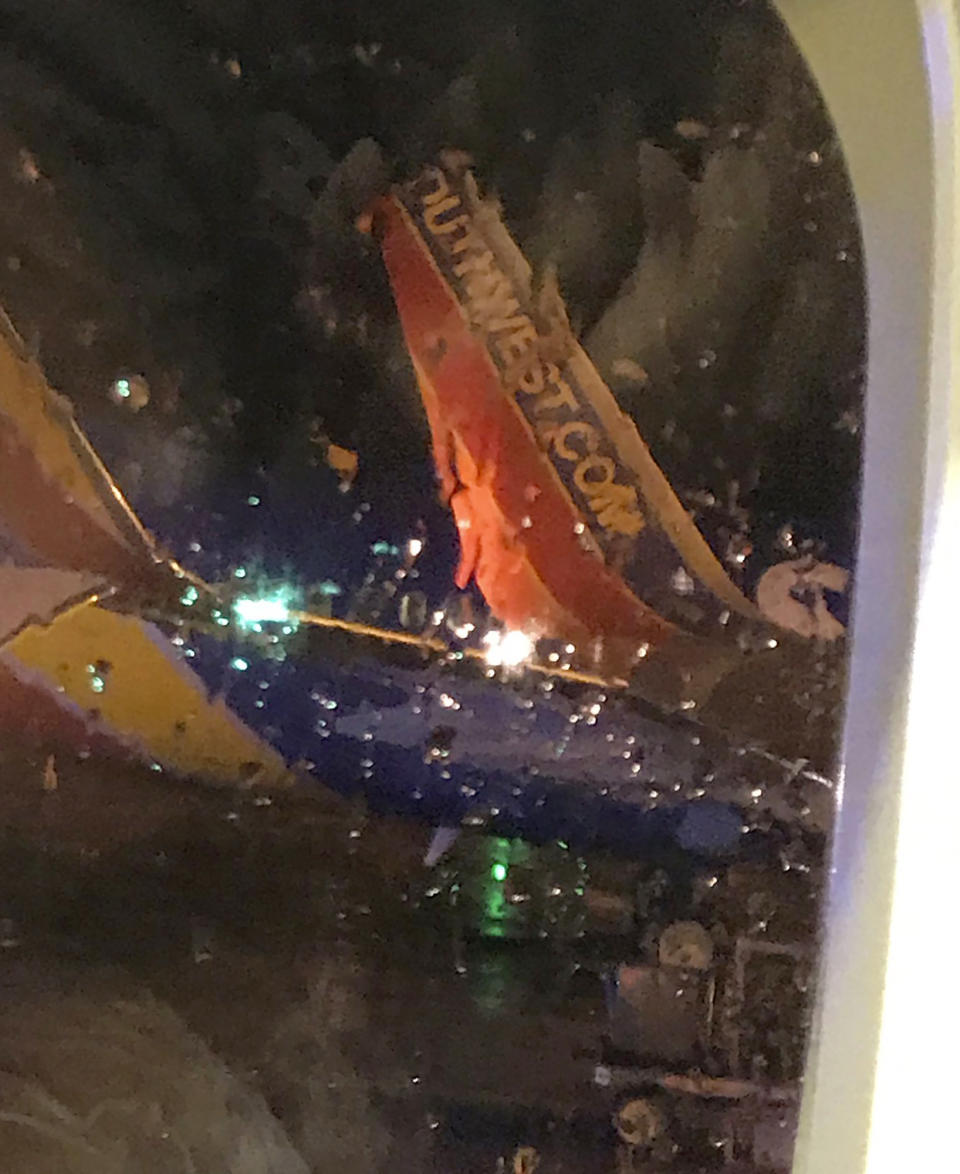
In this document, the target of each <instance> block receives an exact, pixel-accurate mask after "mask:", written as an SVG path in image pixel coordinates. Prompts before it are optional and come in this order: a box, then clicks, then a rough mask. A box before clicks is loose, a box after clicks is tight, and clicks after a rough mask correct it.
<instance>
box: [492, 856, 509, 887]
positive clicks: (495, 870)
mask: <svg viewBox="0 0 960 1174" xmlns="http://www.w3.org/2000/svg"><path fill="white" fill-rule="evenodd" d="M490 875H491V876H492V877H493V879H494V880H495V881H497V882H503V881H505V880H506V879H507V866H506V865H505V864H501V863H500V861H499V860H498V861H497V862H496V864H494V865H493V867H492V868H491V869H490Z"/></svg>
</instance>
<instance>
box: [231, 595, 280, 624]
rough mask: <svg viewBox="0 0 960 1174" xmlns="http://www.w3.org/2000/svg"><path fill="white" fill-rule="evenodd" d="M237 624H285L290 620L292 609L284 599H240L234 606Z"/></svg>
mask: <svg viewBox="0 0 960 1174" xmlns="http://www.w3.org/2000/svg"><path fill="white" fill-rule="evenodd" d="M233 614H234V615H235V616H236V619H237V623H239V624H246V625H249V626H252V625H254V624H283V623H286V621H287V620H289V618H290V609H289V608H288V607H287V605H286V604H285V603H284V602H283V600H282V599H278V598H276V597H274V598H273V599H238V600H237V601H236V602H235V603H234V605H233Z"/></svg>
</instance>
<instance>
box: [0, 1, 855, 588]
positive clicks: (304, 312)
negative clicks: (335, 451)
mask: <svg viewBox="0 0 960 1174" xmlns="http://www.w3.org/2000/svg"><path fill="white" fill-rule="evenodd" d="M0 34H2V40H3V45H4V48H3V49H2V50H0V103H2V106H3V110H4V120H3V121H4V130H3V132H2V133H3V142H2V143H0V148H2V151H3V154H4V156H5V167H4V170H5V173H6V174H5V176H4V179H3V181H2V182H3V184H4V185H5V187H4V193H2V194H4V195H5V208H6V209H7V211H6V213H5V217H4V221H3V223H2V224H0V258H3V257H5V258H7V261H6V264H2V265H0V296H2V300H3V302H4V304H5V305H7V306H8V308H9V309H10V311H11V313H12V314H13V316H14V318H15V320H16V322H17V324H18V326H19V328H20V330H21V332H22V333H23V334H24V336H25V337H26V338H27V340H28V342H29V343H30V344H31V345H32V346H33V347H34V348H35V350H36V351H37V353H38V355H39V357H40V358H41V361H42V362H43V364H44V366H45V368H46V370H47V372H48V374H49V376H50V377H51V379H52V381H53V382H54V383H55V385H57V386H59V387H61V388H62V389H63V390H65V391H67V392H68V393H69V394H70V395H71V397H72V398H73V399H74V400H75V402H76V403H77V406H78V410H79V414H80V417H81V419H82V421H83V422H84V424H85V425H86V426H87V427H88V429H89V430H90V431H91V433H92V435H93V436H94V438H95V440H96V442H97V444H98V446H99V447H100V448H101V449H102V451H103V452H104V454H105V456H106V457H107V459H108V461H109V463H110V465H111V467H112V468H113V469H114V470H115V472H116V474H117V476H118V477H119V479H120V481H121V483H122V484H123V485H124V487H125V488H126V490H127V491H128V493H129V494H130V496H131V497H132V498H133V500H134V501H135V503H136V504H137V507H138V508H139V509H140V510H141V511H142V512H143V514H144V516H145V517H146V518H147V520H148V522H150V523H151V524H153V525H155V526H156V527H157V528H158V529H160V531H161V533H166V534H167V535H168V536H169V537H170V538H171V540H172V541H174V542H175V543H177V542H182V541H183V540H184V538H185V537H186V529H185V528H184V527H185V524H184V518H186V517H193V518H196V517H198V516H200V515H203V516H205V517H206V516H208V514H209V513H210V512H211V511H212V512H214V513H218V514H219V516H220V517H221V518H224V517H230V518H231V519H233V512H234V510H235V508H236V507H237V506H238V503H244V502H245V501H246V497H247V494H248V493H249V492H250V491H251V487H252V486H256V485H261V484H267V483H268V484H269V485H270V486H271V487H272V491H273V500H274V501H275V502H279V501H280V499H283V501H284V502H285V503H286V504H285V505H284V506H283V509H284V510H287V515H285V516H286V519H287V520H286V521H284V520H283V519H282V518H281V516H280V515H281V513H282V512H283V511H282V510H281V507H280V506H279V505H277V507H276V512H275V514H274V515H272V516H271V520H270V521H269V523H268V522H267V521H265V520H264V518H262V517H261V518H260V519H258V521H257V522H256V528H257V530H258V534H259V537H258V538H257V539H256V541H257V542H260V543H261V545H262V546H263V547H264V550H265V557H267V558H268V561H273V562H274V563H275V564H277V563H280V562H284V561H285V562H286V563H287V564H290V565H292V566H293V568H294V569H296V568H297V567H298V566H301V565H302V566H303V568H304V571H305V573H308V574H313V573H314V569H313V566H312V565H311V566H310V568H309V570H307V569H306V568H307V564H314V563H316V564H318V565H319V563H321V562H322V561H323V559H322V558H320V557H319V556H318V553H317V552H318V550H322V549H326V550H327V551H330V550H331V547H330V546H329V545H328V543H327V541H326V538H325V536H324V535H323V533H322V531H323V530H324V527H326V526H329V527H333V526H334V523H336V522H339V521H342V520H347V519H349V518H350V517H351V516H352V512H353V511H354V510H356V509H357V508H358V507H359V505H360V504H361V503H362V502H364V501H365V502H369V503H370V507H371V508H370V510H369V511H368V519H369V524H367V523H366V522H365V529H364V538H363V541H362V542H361V540H360V539H359V538H358V539H357V554H356V557H357V558H361V557H362V555H361V551H362V549H365V546H364V543H365V542H366V540H367V538H369V537H371V536H373V532H374V530H377V531H378V532H379V531H382V532H383V533H390V534H394V533H401V532H403V531H404V529H405V528H406V529H407V531H408V532H409V528H410V527H411V526H412V525H413V524H414V523H415V522H416V520H417V518H419V517H424V518H426V519H427V521H428V524H429V525H430V526H431V527H434V528H436V530H437V533H438V536H440V539H441V540H440V542H439V545H440V546H441V547H442V546H443V543H444V542H446V541H448V539H449V530H448V529H447V530H445V529H444V528H445V526H446V522H445V520H444V517H443V513H442V511H441V510H440V509H439V508H438V507H437V505H436V502H435V495H434V487H433V474H432V468H431V465H430V461H429V456H428V449H427V435H426V428H425V424H424V421H423V418H422V413H421V410H420V405H419V399H418V396H417V392H416V387H415V383H414V380H413V377H412V373H411V371H410V369H409V366H408V363H407V360H406V355H405V352H404V349H403V347H402V342H401V339H400V334H399V326H398V323H397V320H396V315H395V312H394V308H393V304H392V300H391V298H390V293H389V288H388V285H387V282H386V279H385V275H384V273H383V270H382V266H381V264H380V261H379V258H378V256H377V255H376V252H375V249H374V248H373V246H372V244H371V242H370V241H369V240H366V239H364V238H362V237H361V236H360V235H359V234H358V233H356V232H355V230H354V228H353V220H354V217H355V215H356V213H357V212H358V211H359V210H360V208H361V207H362V206H363V204H364V202H365V201H366V200H367V199H368V198H369V196H370V195H371V194H372V193H373V192H375V191H377V190H380V189H382V187H383V186H384V185H385V184H386V183H387V182H389V180H390V179H391V178H396V179H401V178H404V177H407V176H409V175H411V174H412V173H413V172H415V171H416V170H417V169H418V168H419V167H420V166H421V165H422V164H423V163H424V162H425V161H429V159H430V158H431V157H432V156H433V155H434V154H435V153H436V151H437V150H439V149H441V148H443V147H448V146H453V147H457V148H461V149H464V150H467V151H469V152H470V153H471V154H472V155H473V157H474V159H475V166H476V172H477V175H478V177H479V178H480V180H481V182H482V184H483V186H484V187H485V189H486V190H487V191H490V192H493V193H496V194H497V195H498V196H499V198H500V200H501V202H502V204H503V208H504V214H505V218H506V220H507V223H508V225H509V226H510V228H511V230H512V231H513V232H514V234H515V236H516V237H517V238H518V240H519V241H520V243H521V245H522V247H523V248H524V250H525V251H526V252H527V255H528V256H529V258H530V259H531V261H532V263H533V264H534V266H535V268H537V269H539V270H540V271H542V270H543V268H544V267H545V266H546V265H554V266H556V269H557V271H558V274H559V278H560V286H561V290H562V291H563V293H564V296H565V298H566V300H567V303H568V307H569V311H570V315H571V320H572V321H573V323H574V326H575V328H576V329H577V330H578V331H579V333H580V336H581V338H582V340H583V341H584V342H585V344H586V345H587V347H588V350H589V351H590V353H591V355H592V356H593V358H594V360H595V361H596V362H597V364H598V367H599V368H600V370H601V373H602V374H603V375H604V376H605V377H606V378H607V379H608V381H609V382H610V383H611V386H612V387H613V390H614V391H615V393H616V394H617V395H618V398H619V399H620V402H621V404H622V406H623V407H624V408H625V409H626V410H627V411H629V412H630V413H631V414H632V415H633V417H634V419H635V420H636V421H637V423H638V425H639V426H640V428H641V431H642V433H643V434H644V436H645V438H646V439H647V441H648V443H650V444H651V446H652V448H653V450H654V453H655V455H656V456H657V458H658V460H659V461H660V462H661V464H662V465H663V467H664V468H665V470H666V471H667V473H668V474H669V475H670V477H671V479H672V480H673V481H674V484H675V485H676V487H677V488H678V490H680V491H681V492H684V493H698V494H699V495H700V498H701V499H702V500H707V498H706V496H705V495H707V494H712V495H713V497H715V498H716V499H717V501H718V503H719V507H720V508H719V521H718V520H717V516H715V515H717V511H712V512H711V511H709V510H708V511H706V512H705V513H704V514H703V515H702V517H701V520H702V522H703V523H704V525H705V526H706V527H707V529H708V530H709V529H710V527H711V526H713V527H714V529H718V532H721V533H722V532H723V528H724V526H725V525H726V513H725V510H726V507H727V506H728V505H729V504H730V503H731V501H732V494H733V491H734V489H735V490H736V500H735V504H736V506H738V507H740V506H743V507H746V509H747V511H748V513H747V515H746V516H747V525H748V526H749V529H750V533H751V536H752V538H753V540H754V542H755V544H756V546H757V555H756V560H755V561H756V565H757V566H758V567H759V566H761V565H767V564H769V562H770V561H772V560H773V558H774V557H783V552H782V551H780V552H775V551H774V549H773V539H774V536H775V534H776V532H777V531H778V529H779V528H780V527H781V526H782V525H783V524H785V523H791V524H794V525H795V527H796V532H797V535H798V537H810V538H812V539H815V540H818V541H819V542H820V543H822V546H821V547H820V548H821V549H823V550H824V552H825V553H827V554H828V555H829V556H830V557H833V558H836V559H838V560H839V561H843V562H845V563H847V564H848V565H849V564H850V560H851V559H852V555H853V548H854V536H855V529H856V495H857V481H858V462H859V435H858V430H859V422H860V406H861V405H860V393H861V375H862V363H863V354H862V348H863V338H864V302H863V294H862V285H863V277H862V268H861V263H860V252H859V241H858V232H857V225H856V214H855V210H854V208H853V204H852V198H851V196H850V194H849V191H848V187H847V182H846V177H845V172H844V168H843V161H842V155H841V152H840V149H839V147H838V144H837V143H836V141H835V140H834V138H833V135H832V131H831V128H830V125H829V122H828V120H827V118H826V116H825V114H824V111H823V109H822V107H821V106H820V104H819V100H818V99H817V96H816V94H815V92H814V90H813V87H812V85H811V83H810V81H809V79H808V78H807V76H806V72H805V68H804V66H803V63H802V61H801V60H800V58H799V56H798V54H797V53H796V51H795V50H794V48H793V47H792V45H791V44H790V43H789V42H788V40H787V39H786V37H785V34H784V33H783V31H782V29H781V27H780V26H779V24H778V23H777V21H776V20H775V18H773V17H772V16H771V15H770V13H769V12H768V10H767V8H766V6H765V5H763V4H760V3H751V2H749V0H748V2H746V3H744V2H742V0H741V2H737V0H720V2H717V0H713V2H709V3H707V2H705V0H702V2H692V0H688V2H680V0H645V2H637V3H634V4H630V5H624V4H615V3H610V4H598V3H597V2H596V0H590V2H587V0H559V2H558V0H553V2H552V3H550V4H547V3H542V2H540V0H537V2H527V3H524V4H522V5H521V4H508V3H504V2H502V0H494V2H492V3H485V4H483V5H476V4H467V3H464V2H463V0H450V2H448V3H445V4H442V5H434V4H422V3H410V2H406V3H395V4H390V5H386V4H374V3H372V2H371V0H361V2H359V3H354V4H352V5H350V6H344V5H340V4H323V3H316V2H311V3H307V2H306V0H280V2H279V3H276V4H274V5H272V6H266V5H262V4H259V3H256V4H255V3H239V2H236V0H233V2H229V3H228V2H227V0H192V2H188V0H165V2H163V3H160V2H159V0H125V2H123V3H121V2H120V0H98V2H97V3H96V4H94V3H92V2H90V0H86V2H81V0H0ZM24 152H27V155H26V156H25V155H24ZM25 159H26V160H29V162H28V163H25ZM33 169H35V170H36V172H37V173H38V176H39V178H37V177H35V176H34V175H33ZM7 189H9V192H8V191H7ZM624 360H630V361H631V362H632V363H633V364H635V365H636V366H639V367H641V368H642V369H643V371H645V372H646V378H645V379H644V380H642V381H640V382H638V381H637V379H636V378H635V377H633V376H630V377H624V376H623V375H622V372H623V371H624V370H628V371H635V369H636V366H635V367H633V368H631V367H629V366H628V365H627V366H625V364H624V362H623V361H624ZM124 371H134V372H142V373H143V374H144V375H145V376H146V378H147V380H148V382H149V384H150V388H151V393H152V398H151V402H150V404H149V406H148V407H147V408H146V409H145V410H144V411H143V412H141V413H140V414H139V415H137V416H133V415H130V414H124V413H123V412H122V411H121V410H119V409H118V408H117V407H116V406H114V405H113V404H111V403H110V402H109V400H108V398H107V395H106V389H107V388H108V387H109V385H110V383H111V381H112V380H113V379H114V378H115V377H116V376H117V374H118V373H121V372H124ZM311 433H312V434H313V435H314V436H316V435H320V434H322V435H325V436H329V437H330V438H332V439H333V440H335V441H337V442H338V443H340V444H344V445H347V446H349V447H351V448H354V449H356V450H357V451H358V452H359V455H360V470H361V471H360V476H359V479H358V481H357V483H356V486H355V488H354V490H353V491H352V493H351V494H350V495H347V497H346V498H344V497H343V495H340V494H338V493H337V491H336V482H335V479H334V478H332V477H331V476H330V475H329V472H328V470H326V469H325V468H324V467H323V462H322V460H320V459H319V458H318V448H317V446H316V445H315V444H313V443H312V442H311V440H310V435H311ZM241 515H242V511H241V513H238V514H237V519H239V520H236V519H234V520H233V521H232V522H231V524H232V525H234V526H235V527H236V528H239V530H240V531H242V530H243V529H244V527H245V526H247V527H248V526H249V525H250V523H248V521H247V520H245V519H246V515H242V516H241ZM220 524H221V525H222V524H225V523H220ZM208 528H210V527H209V525H208ZM214 528H215V527H214ZM367 531H369V533H368V532H367ZM268 532H269V533H268ZM711 537H713V535H712V534H711ZM331 541H332V539H331ZM348 545H349V543H348ZM179 553H183V552H182V550H181V551H179ZM337 553H338V556H340V557H341V559H342V560H343V559H346V561H348V562H349V561H350V558H352V557H353V556H352V555H351V556H349V557H348V556H346V555H344V554H343V552H342V551H339V552H337ZM330 557H331V558H332V554H331V556H330ZM333 561H334V562H335V561H336V560H335V559H334V560H333ZM749 570H750V568H749V566H748V573H749ZM343 573H344V574H346V573H348V572H347V571H344V572H343Z"/></svg>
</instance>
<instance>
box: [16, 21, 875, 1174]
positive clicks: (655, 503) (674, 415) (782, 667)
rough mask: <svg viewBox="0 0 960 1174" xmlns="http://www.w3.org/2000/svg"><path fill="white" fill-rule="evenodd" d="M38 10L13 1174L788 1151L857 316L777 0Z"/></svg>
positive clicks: (29, 211)
mask: <svg viewBox="0 0 960 1174" xmlns="http://www.w3.org/2000/svg"><path fill="white" fill-rule="evenodd" d="M0 29H2V33H3V47H2V49H0V111H2V117H0V161H2V165H0V198H2V208H3V212H2V215H0V305H2V309H3V316H2V320H0V462H2V477H0V587H2V589H0V731H2V741H0V808H2V828H3V830H2V833H0V835H2V851H0V862H2V863H0V983H2V986H3V999H2V1003H0V1018H2V1024H0V1140H2V1147H3V1150H4V1152H5V1153H6V1154H8V1155H11V1156H10V1157H8V1158H6V1159H5V1161H6V1162H7V1164H8V1166H9V1168H10V1169H11V1170H13V1169H16V1170H17V1171H22V1172H23V1174H34V1172H36V1174H40V1172H41V1171H46V1170H53V1169H56V1170H68V1171H70V1172H71V1174H72V1172H74V1171H76V1172H77V1174H85V1172H87V1171H91V1172H93V1171H96V1172H97V1174H108V1172H112V1171H117V1172H120V1171H130V1170H137V1171H141V1172H143V1174H148V1172H152V1171H157V1174H161V1172H166V1171H171V1172H172V1171H178V1172H179V1171H188V1170H190V1171H193V1170H196V1171H200V1170H202V1171H217V1170H224V1171H227V1170H238V1169H240V1168H241V1166H242V1168H243V1169H244V1170H249V1171H251V1174H268V1172H269V1174H281V1172H283V1174H287V1172H290V1174H300V1172H302V1171H308V1170H309V1171H326V1170H332V1169H335V1168H336V1169H340V1168H350V1169H351V1170H355V1171H358V1172H362V1174H377V1172H380V1171H387V1170H409V1171H411V1172H418V1171H424V1172H426V1171H433V1170H448V1171H451V1170H452V1171H462V1172H464V1174H472V1172H474V1171H476V1172H477V1174H481V1172H489V1174H494V1172H495V1171H512V1172H516V1174H532V1171H534V1170H539V1171H541V1174H554V1172H556V1174H560V1172H561V1171H564V1172H581V1171H582V1172H593V1171H597V1172H600V1171H610V1172H611V1174H612V1172H613V1171H641V1170H642V1171H649V1170H657V1171H664V1172H667V1171H677V1172H679V1171H691V1170H698V1171H699V1170H713V1169H716V1170H721V1169H730V1170H731V1171H734V1170H737V1171H744V1172H746V1171H758V1172H759V1171H771V1170H772V1171H787V1170H789V1169H790V1167H791V1161H792V1149H793V1140H794V1136H795V1130H796V1123H797V1113H798V1100H799V1089H800V1083H801V1079H802V1075H803V1071H804V1063H805V1055H806V1045H807V1038H808V1029H809V1021H810V1013H811V1009H812V1005H813V1000H814V999H815V997H816V990H815V977H816V973H817V943H818V928H819V924H820V917H821V911H822V900H823V892H824V884H825V873H826V853H827V850H828V846H829V840H830V833H831V826H832V820H833V815H834V809H835V804H836V798H837V780H838V747H839V738H840V733H841V729H842V720H843V704H844V689H845V682H844V675H845V666H846V659H847V643H848V642H847V637H846V633H847V626H848V623H849V599H850V592H851V585H852V578H853V575H854V572H855V566H854V558H855V546H856V535H857V524H858V484H859V468H860V444H861V436H860V432H861V421H862V390H863V387H862V384H863V370H864V358H865V355H864V338H865V326H864V323H865V301H864V274H863V263H862V256H861V250H860V242H859V229H858V222H857V212H856V207H855V204H854V200H853V195H852V191H851V188H850V184H849V180H848V177H847V173H846V169H845V164H844V157H843V152H842V150H841V146H840V144H839V142H838V139H837V137H836V134H835V132H834V129H833V126H832V123H831V120H830V115H829V111H828V110H827V109H826V108H825V106H824V104H823V102H822V100H821V98H820V96H819V94H818V91H817V88H816V85H815V83H814V81H813V79H812V76H811V74H810V72H809V70H808V67H807V65H806V63H805V61H804V60H803V58H802V56H801V55H800V53H799V51H798V49H797V48H796V46H795V45H794V43H793V42H792V40H791V39H790V37H789V35H788V33H787V31H786V30H785V28H784V26H783V25H782V24H781V22H780V21H779V19H778V18H777V16H776V15H775V13H774V12H773V10H772V8H771V7H770V6H769V5H767V4H764V3H760V2H759V0H757V2H751V0H720V2H717V0H713V2H708V0H690V2H689V3H683V4H679V3H676V2H674V0H644V2H642V3H635V4H629V5H626V4H614V3H606V2H600V3H598V2H597V0H592V2H591V3H586V2H584V0H560V2H558V0H554V2H553V3H550V4H546V3H542V2H541V0H536V2H528V3H524V4H515V3H509V2H507V0H493V2H491V3H487V4H483V5H477V4H467V3H465V2H463V0H449V2H448V3H447V4H445V5H440V6H437V5H426V4H422V5H418V4H414V3H410V2H408V0H404V2H402V3H395V4H386V3H378V2H374V0H359V2H358V3H354V4H352V5H350V6H347V7H346V8H345V7H343V6H336V5H323V4H316V3H310V4H308V3H304V2H302V0H278V2H277V3H276V4H275V5H273V6H269V7H268V6H264V5H260V4H251V3H225V2H221V0H173V2H168V3H164V4H160V3H155V2H152V0H136V2H135V3H120V0H101V2H99V3H97V4H91V3H84V2H82V0H69V2H64V0H57V2H56V3H54V2H53V0H32V2H31V3H30V4H20V3H4V4H3V5H0Z"/></svg>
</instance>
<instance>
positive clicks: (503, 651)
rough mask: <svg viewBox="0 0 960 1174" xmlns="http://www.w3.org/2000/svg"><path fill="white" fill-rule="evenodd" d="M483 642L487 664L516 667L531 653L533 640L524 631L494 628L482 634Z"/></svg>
mask: <svg viewBox="0 0 960 1174" xmlns="http://www.w3.org/2000/svg"><path fill="white" fill-rule="evenodd" d="M483 642H484V644H485V645H486V647H487V651H486V661H487V664H488V665H490V666H491V667H492V668H498V667H500V666H501V665H502V666H504V667H505V668H516V667H517V666H518V665H521V664H523V663H524V661H527V660H529V659H530V657H531V656H532V655H533V641H532V640H531V639H530V637H529V636H528V635H527V634H526V632H520V631H516V630H513V631H506V632H500V631H496V630H494V631H492V632H488V633H487V634H486V636H484V638H483Z"/></svg>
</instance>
